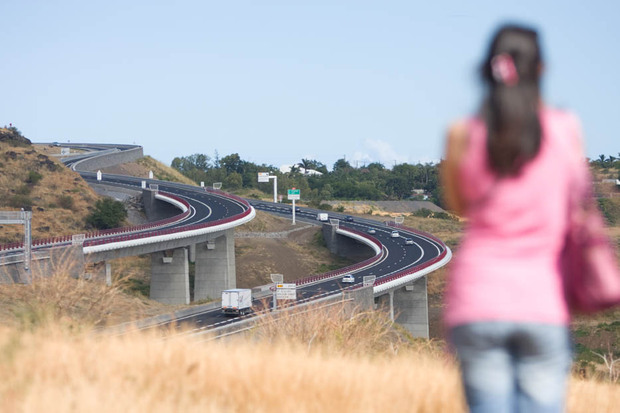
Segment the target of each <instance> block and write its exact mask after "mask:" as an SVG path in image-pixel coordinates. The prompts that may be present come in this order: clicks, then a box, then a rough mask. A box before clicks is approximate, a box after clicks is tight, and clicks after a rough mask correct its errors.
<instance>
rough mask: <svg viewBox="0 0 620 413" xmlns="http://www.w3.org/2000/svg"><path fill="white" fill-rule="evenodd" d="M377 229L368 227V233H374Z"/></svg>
mask: <svg viewBox="0 0 620 413" xmlns="http://www.w3.org/2000/svg"><path fill="white" fill-rule="evenodd" d="M376 232H377V231H375V229H374V228H368V233H369V234H375V233H376Z"/></svg>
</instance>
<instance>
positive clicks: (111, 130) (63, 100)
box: [0, 0, 620, 168]
mask: <svg viewBox="0 0 620 413" xmlns="http://www.w3.org/2000/svg"><path fill="white" fill-rule="evenodd" d="M619 4H620V2H616V1H597V0H590V1H587V2H586V1H567V0H565V1H562V2H559V1H551V0H537V1H531V0H520V1H503V2H502V1H491V0H472V1H467V2H464V1H457V0H454V1H447V0H446V1H434V2H428V1H423V2H422V1H419V2H418V1H336V0H332V1H322V0H315V1H292V0H291V1H258V0H255V1H250V0H237V1H217V2H216V1H206V0H205V1H184V0H179V1H175V2H170V1H152V0H150V1H142V0H139V1H114V0H111V1H53V0H48V1H28V0H25V1H13V0H2V2H1V3H0V16H2V24H0V50H1V53H2V64H1V65H0V79H2V82H1V85H2V99H1V100H0V125H8V124H9V123H12V124H13V125H15V126H17V127H18V128H19V129H20V130H21V131H22V133H23V134H24V135H25V136H26V137H28V138H30V139H31V140H33V141H35V142H44V141H48V142H49V141H58V142H66V141H68V140H69V141H71V142H103V143H134V142H135V143H137V144H140V145H142V146H144V152H145V154H148V155H151V156H152V157H154V158H156V159H158V160H160V161H162V162H165V163H167V164H169V163H170V162H171V161H172V159H173V158H174V157H176V156H187V155H191V154H193V153H204V154H207V155H209V156H212V157H213V156H214V154H215V152H216V151H217V152H218V153H219V155H220V156H224V155H228V154H231V153H239V155H240V156H241V158H242V159H245V160H249V161H252V162H256V163H259V164H262V163H266V164H271V165H275V166H280V165H281V164H290V163H294V162H298V161H300V160H301V159H302V158H310V159H317V160H319V161H322V162H324V163H325V164H326V165H328V167H329V168H331V166H332V165H333V163H334V162H335V161H336V160H337V159H339V158H342V157H343V156H344V157H346V159H347V160H348V161H350V162H351V163H352V164H353V165H362V164H364V163H369V162H382V163H384V164H385V165H386V166H388V167H391V166H392V165H393V164H394V163H401V162H418V161H422V162H428V161H437V160H438V159H439V158H440V157H441V156H442V151H443V140H444V132H445V130H446V128H447V126H448V124H449V122H450V121H451V120H452V119H455V118H458V117H462V116H465V115H467V114H470V113H473V112H474V111H475V110H476V108H477V106H478V104H479V101H480V98H481V95H482V89H481V87H480V83H479V81H478V78H477V75H476V70H477V67H478V65H479V62H480V60H481V58H482V55H483V53H484V51H485V49H486V47H487V44H488V40H489V37H490V35H491V34H492V32H493V31H494V30H495V29H496V28H497V26H498V25H499V24H501V23H503V22H506V21H511V22H522V23H527V24H529V25H531V26H534V27H535V28H537V29H538V30H539V31H540V34H541V36H542V39H543V47H544V49H543V52H544V57H545V61H546V75H545V78H544V86H543V87H544V94H545V97H546V100H547V101H548V102H549V103H550V104H552V105H555V106H559V107H566V108H571V109H572V110H574V111H575V112H577V114H578V115H579V116H580V117H581V119H582V123H583V126H584V130H585V134H586V148H587V155H588V156H590V157H598V155H599V154H606V155H615V156H617V155H618V152H620V144H619V143H620V139H618V137H617V136H616V135H617V132H616V131H614V130H613V128H612V125H613V124H614V122H615V121H616V120H617V119H618V118H619V115H620V104H619V103H618V99H619V98H620V24H618V16H620V6H619Z"/></svg>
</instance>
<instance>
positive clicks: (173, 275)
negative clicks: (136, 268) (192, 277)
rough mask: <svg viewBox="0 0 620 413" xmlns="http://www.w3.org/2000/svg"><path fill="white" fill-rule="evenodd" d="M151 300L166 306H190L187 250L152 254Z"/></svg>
mask: <svg viewBox="0 0 620 413" xmlns="http://www.w3.org/2000/svg"><path fill="white" fill-rule="evenodd" d="M150 296H151V299H152V300H155V301H159V302H160V303H164V304H189V264H188V262H187V249H186V248H177V249H175V250H172V251H160V252H154V253H152V254H151V294H150Z"/></svg>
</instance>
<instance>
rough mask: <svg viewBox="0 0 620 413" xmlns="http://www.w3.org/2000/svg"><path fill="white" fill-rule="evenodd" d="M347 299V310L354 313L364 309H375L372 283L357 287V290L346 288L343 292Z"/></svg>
mask: <svg viewBox="0 0 620 413" xmlns="http://www.w3.org/2000/svg"><path fill="white" fill-rule="evenodd" d="M342 296H343V297H342V298H343V300H344V301H345V303H346V304H345V311H347V313H348V314H349V315H353V314H356V313H359V312H362V311H372V310H374V295H373V290H372V285H369V286H366V287H361V288H357V289H355V290H345V291H344V292H343V294H342Z"/></svg>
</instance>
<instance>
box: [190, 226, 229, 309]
mask: <svg viewBox="0 0 620 413" xmlns="http://www.w3.org/2000/svg"><path fill="white" fill-rule="evenodd" d="M236 276H237V273H236V270H235V233H234V230H233V229H229V230H226V232H225V233H224V235H222V236H220V237H218V238H216V239H214V240H212V241H207V242H205V243H202V244H196V278H195V282H194V301H198V300H205V299H216V298H219V297H220V296H221V295H222V291H223V290H228V289H230V288H236V287H237V278H236Z"/></svg>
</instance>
